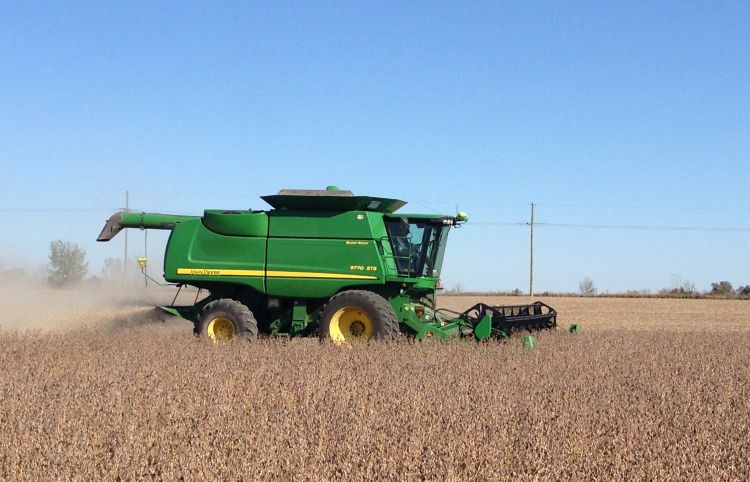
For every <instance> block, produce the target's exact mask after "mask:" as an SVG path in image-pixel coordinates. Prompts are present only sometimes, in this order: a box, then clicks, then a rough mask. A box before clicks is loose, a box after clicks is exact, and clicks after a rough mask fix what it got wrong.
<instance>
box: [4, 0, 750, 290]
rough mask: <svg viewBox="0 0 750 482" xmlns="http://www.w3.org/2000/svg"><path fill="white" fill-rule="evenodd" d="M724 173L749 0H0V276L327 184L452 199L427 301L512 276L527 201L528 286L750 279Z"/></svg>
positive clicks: (744, 69) (735, 170)
mask: <svg viewBox="0 0 750 482" xmlns="http://www.w3.org/2000/svg"><path fill="white" fill-rule="evenodd" d="M749 160H750V2H721V1H717V2H685V1H680V2H667V1H658V2H637V1H633V2H600V1H596V2H527V1H522V2H486V3H484V2H437V1H425V2H384V1H378V2H354V1H346V2H308V1H300V2H277V1H273V2H257V3H253V2H246V1H240V2H168V3H163V2H156V1H145V2H136V1H128V2H112V3H110V2H104V1H92V2H83V1H76V2H64V1H59V2H49V1H46V2H32V1H23V2H21V1H7V0H0V168H1V169H0V176H1V177H0V179H2V183H1V184H0V233H1V234H0V250H1V252H0V268H8V267H13V266H38V265H41V264H43V263H44V262H45V261H46V256H47V254H48V250H49V242H50V241H51V240H53V239H64V240H69V241H73V242H76V243H78V244H79V245H81V246H82V247H84V248H85V249H86V251H87V253H88V257H89V259H90V261H91V268H92V270H91V271H92V274H98V273H99V272H100V270H101V265H102V260H103V259H104V258H106V257H109V256H121V255H122V240H121V237H120V236H118V238H115V240H113V241H112V242H110V243H107V244H105V243H96V242H95V241H94V239H95V237H96V235H97V234H98V233H99V230H100V229H101V227H102V226H103V223H104V221H105V220H106V218H107V217H108V216H109V215H110V214H112V212H114V211H115V210H116V209H118V208H120V207H122V206H123V204H124V192H125V191H126V190H130V206H131V208H134V209H138V210H146V211H156V212H175V213H190V214H199V213H201V212H202V210H203V209H204V208H234V209H237V208H248V207H252V208H263V207H265V204H264V203H263V201H261V200H260V199H258V196H260V195H264V194H270V193H275V192H276V191H277V190H278V189H280V188H322V187H325V186H326V185H329V184H335V185H338V186H339V187H341V188H347V189H351V190H353V191H354V192H355V193H358V194H371V195H380V196H387V197H397V198H400V199H404V200H407V201H409V202H410V203H409V205H407V206H406V208H404V211H412V212H433V211H440V212H444V213H447V214H451V213H454V212H455V210H456V207H458V208H459V209H462V210H466V211H468V212H469V214H470V218H471V221H470V223H469V224H467V225H466V226H464V227H463V228H461V229H460V230H456V231H454V232H452V233H451V236H450V240H449V246H448V252H447V255H446V263H445V267H444V272H443V279H444V283H445V284H446V285H447V286H448V287H454V286H456V285H461V287H462V288H464V289H513V288H521V289H525V288H526V287H527V286H528V244H529V241H528V228H527V227H526V226H523V225H521V224H520V223H524V222H526V221H527V220H528V217H529V203H531V202H535V203H538V208H537V221H539V222H540V223H546V225H545V224H540V225H539V226H538V227H537V229H536V240H537V244H536V267H537V269H536V275H537V283H536V284H537V288H538V290H569V291H574V290H576V289H577V286H578V283H579V281H580V280H581V279H582V278H584V277H586V276H589V277H591V278H592V279H593V280H594V283H595V285H596V286H597V287H598V288H599V290H600V291H606V290H609V291H621V290H627V289H644V288H648V289H652V290H658V289H659V288H663V287H667V286H669V285H670V284H671V283H673V280H674V279H676V278H675V275H677V276H680V277H681V278H682V279H685V280H690V281H693V282H694V283H695V284H696V286H697V287H698V288H700V289H707V288H708V287H709V284H710V283H711V282H713V281H718V280H724V279H726V280H729V281H731V282H732V283H734V284H735V286H736V285H739V284H750V269H749V268H750V253H749V252H748V249H747V247H748V245H749V243H748V240H749V239H750V219H749V217H750V216H749V215H750V206H749V205H748V183H749V182H750V169H749V168H748V161H749ZM594 226H597V227H594ZM674 227H690V228H699V229H674ZM163 234H164V233H156V232H153V233H150V234H149V254H150V255H151V259H152V261H151V263H152V265H157V266H158V265H159V264H160V263H161V259H159V255H160V253H161V252H162V251H163V247H164V243H165V242H166V237H165V236H164V235H163ZM130 240H131V246H132V250H131V254H132V255H133V256H135V255H137V254H139V253H138V251H141V252H142V251H143V234H142V233H139V232H137V231H131V236H130ZM133 266H135V264H134V262H133Z"/></svg>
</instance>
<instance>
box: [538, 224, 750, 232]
mask: <svg viewBox="0 0 750 482" xmlns="http://www.w3.org/2000/svg"><path fill="white" fill-rule="evenodd" d="M536 225H537V226H548V227H552V228H582V229H632V230H653V231H717V232H750V228H745V227H740V226H657V225H638V224H573V223H536Z"/></svg>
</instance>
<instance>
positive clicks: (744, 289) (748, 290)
mask: <svg viewBox="0 0 750 482" xmlns="http://www.w3.org/2000/svg"><path fill="white" fill-rule="evenodd" d="M737 294H738V295H742V296H750V285H745V286H740V287H739V288H737Z"/></svg>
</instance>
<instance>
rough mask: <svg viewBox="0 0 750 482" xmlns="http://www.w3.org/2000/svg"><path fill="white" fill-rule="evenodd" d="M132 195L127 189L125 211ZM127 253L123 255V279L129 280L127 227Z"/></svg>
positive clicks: (126, 238) (126, 237) (126, 235)
mask: <svg viewBox="0 0 750 482" xmlns="http://www.w3.org/2000/svg"><path fill="white" fill-rule="evenodd" d="M129 197H130V193H129V192H128V191H125V212H128V207H129V206H128V201H129V199H128V198H129ZM124 231H125V253H124V254H123V257H122V279H123V280H127V279H128V230H127V229H125V230H124Z"/></svg>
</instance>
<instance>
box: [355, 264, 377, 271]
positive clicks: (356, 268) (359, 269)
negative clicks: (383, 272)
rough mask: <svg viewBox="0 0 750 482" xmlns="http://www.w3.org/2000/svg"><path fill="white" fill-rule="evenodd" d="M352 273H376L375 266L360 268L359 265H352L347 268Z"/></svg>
mask: <svg viewBox="0 0 750 482" xmlns="http://www.w3.org/2000/svg"><path fill="white" fill-rule="evenodd" d="M349 269H350V270H352V271H377V270H378V267H377V266H362V265H361V264H353V265H351V266H349Z"/></svg>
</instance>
